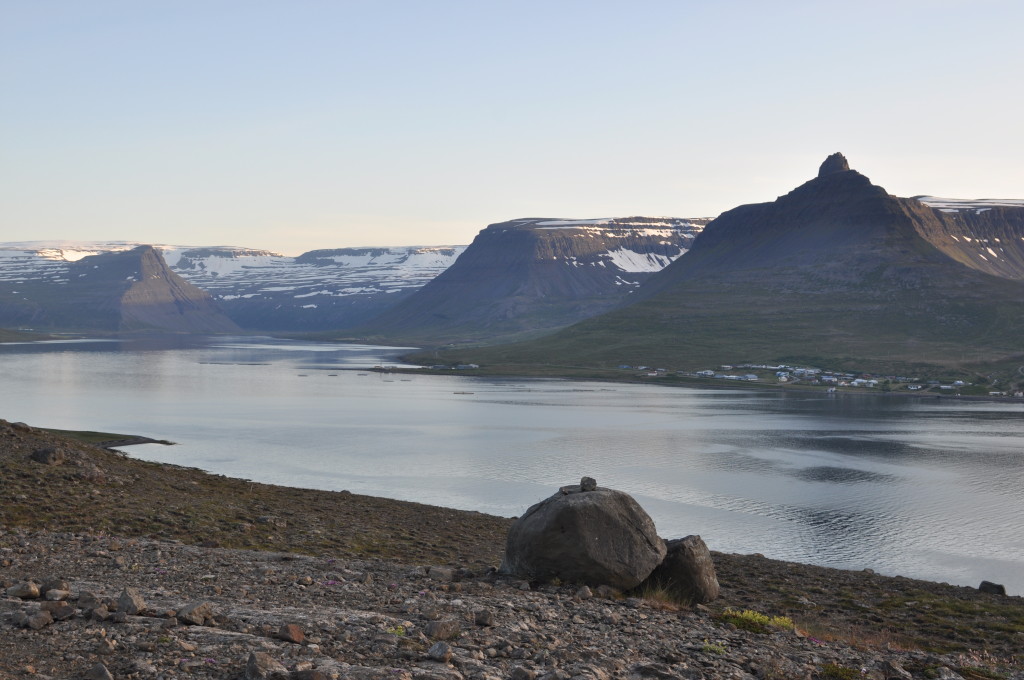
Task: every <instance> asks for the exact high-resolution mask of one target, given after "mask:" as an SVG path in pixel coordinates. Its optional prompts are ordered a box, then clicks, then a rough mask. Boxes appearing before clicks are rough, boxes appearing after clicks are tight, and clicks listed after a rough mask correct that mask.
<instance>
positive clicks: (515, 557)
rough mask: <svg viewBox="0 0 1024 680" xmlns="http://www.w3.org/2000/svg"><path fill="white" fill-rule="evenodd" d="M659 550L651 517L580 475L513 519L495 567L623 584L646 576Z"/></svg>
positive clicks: (536, 576) (545, 578)
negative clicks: (577, 482)
mask: <svg viewBox="0 0 1024 680" xmlns="http://www.w3.org/2000/svg"><path fill="white" fill-rule="evenodd" d="M584 489H592V490H584ZM665 552H666V549H665V541H663V540H662V539H661V538H659V537H658V534H657V531H656V530H655V528H654V521H653V520H652V519H651V518H650V516H649V515H648V514H647V513H646V512H644V510H643V508H641V507H640V505H639V504H638V503H637V502H636V501H635V500H633V498H632V497H631V496H630V495H629V494H626V493H623V492H621V491H616V490H614V489H604V488H599V487H597V486H596V483H594V482H593V480H592V479H590V478H584V483H583V484H581V485H575V486H566V487H562V488H561V489H559V491H558V493H556V494H554V495H553V496H551V497H550V498H547V499H545V500H543V501H541V502H540V503H537V504H536V505H534V506H532V507H530V508H529V509H528V510H527V511H526V512H525V513H524V514H523V516H522V517H520V518H519V519H518V520H516V522H515V523H514V524H513V525H512V527H511V528H510V529H509V532H508V539H507V541H506V544H505V557H504V559H503V560H502V564H501V572H502V573H504V574H509V575H514V576H517V577H520V578H525V579H529V580H531V581H542V582H550V581H554V580H556V579H557V580H561V581H563V582H567V583H584V584H588V585H594V586H600V585H607V586H611V587H613V588H618V589H620V590H628V589H630V588H635V587H636V586H637V585H639V584H640V583H641V582H642V581H643V580H644V579H645V578H647V576H648V575H649V574H650V573H651V572H652V571H653V570H654V568H655V567H657V566H658V565H659V564H660V563H661V561H662V560H663V559H664V557H665Z"/></svg>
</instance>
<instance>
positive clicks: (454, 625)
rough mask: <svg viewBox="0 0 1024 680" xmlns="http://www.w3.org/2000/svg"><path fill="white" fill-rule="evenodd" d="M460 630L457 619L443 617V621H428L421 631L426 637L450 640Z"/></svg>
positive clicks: (456, 635)
mask: <svg viewBox="0 0 1024 680" xmlns="http://www.w3.org/2000/svg"><path fill="white" fill-rule="evenodd" d="M461 630H462V627H461V626H460V625H459V622H458V621H456V620H455V619H445V620H443V621H430V622H429V623H427V625H426V626H425V627H424V629H423V632H424V633H425V634H426V636H427V637H430V638H434V639H435V640H451V639H452V638H455V637H458V635H459V632H461Z"/></svg>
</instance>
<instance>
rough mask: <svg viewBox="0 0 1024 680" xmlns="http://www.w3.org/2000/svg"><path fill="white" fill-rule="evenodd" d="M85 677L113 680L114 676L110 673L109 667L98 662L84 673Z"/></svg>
mask: <svg viewBox="0 0 1024 680" xmlns="http://www.w3.org/2000/svg"><path fill="white" fill-rule="evenodd" d="M85 677H86V678H87V679H88V680H114V676H113V675H112V674H111V673H110V669H108V668H107V667H106V666H104V665H103V664H101V663H99V662H97V663H96V664H95V665H94V666H93V667H92V668H90V669H89V672H88V673H86V674H85Z"/></svg>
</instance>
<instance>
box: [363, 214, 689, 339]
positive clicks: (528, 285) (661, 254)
mask: <svg viewBox="0 0 1024 680" xmlns="http://www.w3.org/2000/svg"><path fill="white" fill-rule="evenodd" d="M707 221H708V220H707V219H706V218H664V217H662V218H655V217H623V218H602V219H582V220H579V219H554V218H537V217H532V218H519V219H515V220H509V221H506V222H498V223H495V224H491V225H488V226H487V227H486V228H485V229H483V230H481V231H480V233H479V234H477V236H476V238H475V239H474V240H473V243H471V244H470V245H469V247H467V248H466V250H465V252H463V254H462V255H461V256H460V257H459V258H458V260H456V262H455V264H453V265H452V266H451V267H450V268H449V269H447V270H445V271H444V272H443V273H441V274H440V275H438V276H437V278H435V279H433V280H432V281H430V282H429V283H427V284H426V285H425V286H424V287H423V288H421V289H420V290H419V291H417V292H416V293H414V294H413V295H412V296H410V297H409V298H408V299H407V300H405V301H403V302H401V303H399V304H398V305H396V306H395V307H393V308H391V309H389V310H387V311H385V312H383V313H382V314H381V315H380V316H378V317H376V318H374V319H372V320H370V321H369V322H367V323H366V324H364V325H363V326H361V327H359V328H356V329H354V331H353V332H354V333H357V334H362V335H369V336H371V337H372V336H378V337H385V338H389V339H392V340H393V339H401V340H402V341H406V342H410V341H411V342H426V343H432V342H444V343H452V342H455V343H475V342H487V343H493V342H496V341H499V340H501V339H509V338H516V337H523V336H529V335H537V334H540V333H544V332H550V331H551V330H554V329H555V328H558V327H563V326H566V325H568V324H570V323H572V322H573V321H576V320H579V319H582V318H586V317H588V316H593V315H595V314H598V313H600V312H602V311H605V310H608V309H611V308H613V307H615V306H616V305H618V304H620V303H621V302H622V300H624V299H625V298H626V297H627V296H628V295H630V294H631V292H632V291H633V290H635V289H636V288H637V287H638V286H639V285H640V283H641V282H642V281H644V280H646V279H648V278H649V277H650V276H651V275H652V274H654V273H655V272H657V271H660V270H661V269H662V268H664V267H665V266H667V265H668V264H670V263H671V262H672V261H674V260H676V259H678V258H679V257H680V256H682V255H683V254H684V253H685V252H686V251H687V249H688V248H689V244H690V242H691V241H692V240H693V239H694V238H695V237H696V235H697V234H698V233H700V230H701V229H702V228H703V225H704V224H705V223H706V222H707Z"/></svg>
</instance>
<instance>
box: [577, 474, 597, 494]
mask: <svg viewBox="0 0 1024 680" xmlns="http://www.w3.org/2000/svg"><path fill="white" fill-rule="evenodd" d="M595 489H597V480H596V479H594V478H593V477H584V478H583V479H581V480H580V491H594V490H595Z"/></svg>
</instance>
